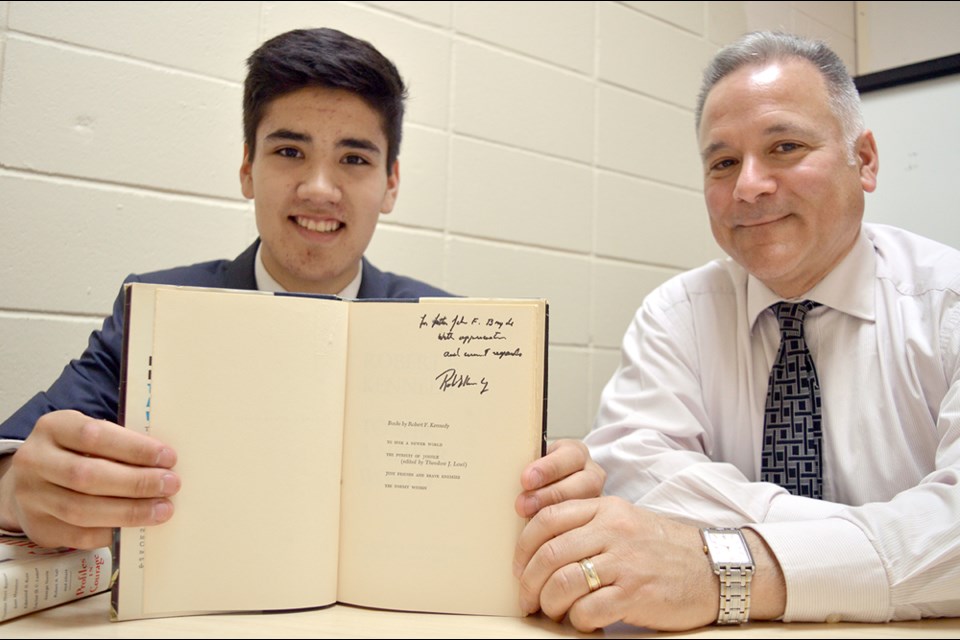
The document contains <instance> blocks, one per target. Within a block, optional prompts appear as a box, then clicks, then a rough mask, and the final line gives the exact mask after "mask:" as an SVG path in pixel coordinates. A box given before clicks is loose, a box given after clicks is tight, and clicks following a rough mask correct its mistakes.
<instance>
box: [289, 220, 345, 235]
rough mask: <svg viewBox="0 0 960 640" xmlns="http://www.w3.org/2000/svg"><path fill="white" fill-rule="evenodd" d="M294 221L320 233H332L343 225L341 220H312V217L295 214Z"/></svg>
mask: <svg viewBox="0 0 960 640" xmlns="http://www.w3.org/2000/svg"><path fill="white" fill-rule="evenodd" d="M293 221H294V222H296V223H297V224H298V225H300V226H301V227H303V228H304V229H308V230H310V231H316V232H318V233H332V232H334V231H337V230H338V229H340V228H342V227H343V223H342V222H340V221H339V220H311V219H310V218H301V217H299V216H295V217H294V218H293Z"/></svg>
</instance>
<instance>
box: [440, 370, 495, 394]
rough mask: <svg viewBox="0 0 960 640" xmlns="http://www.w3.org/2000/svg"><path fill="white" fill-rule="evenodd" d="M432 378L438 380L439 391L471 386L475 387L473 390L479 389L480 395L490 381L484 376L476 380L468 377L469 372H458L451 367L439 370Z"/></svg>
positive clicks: (486, 388)
mask: <svg viewBox="0 0 960 640" xmlns="http://www.w3.org/2000/svg"><path fill="white" fill-rule="evenodd" d="M434 380H439V381H440V391H449V390H450V389H470V388H471V387H476V389H475V390H478V391H480V395H483V394H485V393H486V392H487V391H489V386H490V383H489V382H487V379H486V378H480V381H479V382H477V381H475V380H472V379H471V378H470V374H468V373H460V372H458V371H457V370H456V369H454V368H453V367H451V368H449V369H446V370H445V371H442V372H440V374H439V375H438V376H437V377H436V378H434Z"/></svg>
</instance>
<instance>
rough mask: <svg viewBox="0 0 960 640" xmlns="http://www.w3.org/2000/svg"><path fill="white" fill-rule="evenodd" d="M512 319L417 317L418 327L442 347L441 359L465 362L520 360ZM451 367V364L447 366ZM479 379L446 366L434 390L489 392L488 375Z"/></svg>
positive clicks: (478, 393) (522, 352)
mask: <svg viewBox="0 0 960 640" xmlns="http://www.w3.org/2000/svg"><path fill="white" fill-rule="evenodd" d="M514 327H515V325H514V319H513V316H508V315H504V316H497V315H492V314H491V315H490V316H474V315H463V314H459V313H457V314H452V315H451V314H448V313H435V314H433V316H432V317H431V316H430V315H429V314H426V313H424V314H421V315H420V317H419V320H418V328H419V329H421V330H424V331H431V332H435V335H436V339H437V341H438V342H440V343H441V344H443V345H444V346H443V347H442V349H443V351H442V353H443V357H444V358H445V359H450V358H462V359H465V360H479V359H490V360H504V359H513V358H523V357H524V355H525V354H524V351H523V349H522V348H521V347H519V346H517V345H516V343H514V344H510V343H511V341H512V339H513V338H512V335H511V333H512V331H511V330H512V329H514ZM451 364H452V363H451ZM484 373H485V375H484V376H480V377H479V379H478V377H477V376H476V375H475V374H471V373H470V372H468V371H466V370H465V369H464V368H463V367H460V368H457V367H447V368H446V369H444V370H443V371H441V372H440V373H438V374H437V375H436V376H435V377H434V381H435V382H436V383H437V387H436V388H437V389H439V390H440V391H443V392H447V391H474V392H476V393H477V395H478V396H482V395H484V394H486V393H488V392H490V391H491V390H492V386H491V384H490V377H489V376H490V372H489V370H484Z"/></svg>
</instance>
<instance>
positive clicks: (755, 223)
mask: <svg viewBox="0 0 960 640" xmlns="http://www.w3.org/2000/svg"><path fill="white" fill-rule="evenodd" d="M788 217H789V214H787V215H782V216H777V217H775V218H762V219H760V220H750V221H748V222H741V223H740V224H738V225H737V226H738V227H740V228H743V229H752V228H754V227H766V226H767V225H771V224H773V223H775V222H780V221H781V220H784V219H786V218H788Z"/></svg>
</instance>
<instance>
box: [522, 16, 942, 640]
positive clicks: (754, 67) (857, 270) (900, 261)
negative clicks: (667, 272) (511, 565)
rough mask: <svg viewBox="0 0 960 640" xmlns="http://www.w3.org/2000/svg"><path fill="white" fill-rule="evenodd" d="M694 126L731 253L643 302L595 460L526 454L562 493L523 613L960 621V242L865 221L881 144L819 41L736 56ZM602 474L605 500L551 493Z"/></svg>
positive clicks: (782, 38)
mask: <svg viewBox="0 0 960 640" xmlns="http://www.w3.org/2000/svg"><path fill="white" fill-rule="evenodd" d="M696 118H697V134H698V142H699V148H700V154H701V158H702V161H703V171H704V196H705V199H706V204H707V209H708V212H709V215H710V223H711V227H712V229H713V233H714V236H715V238H716V240H717V242H718V243H719V244H720V246H721V247H722V248H723V249H724V251H726V253H727V254H728V255H729V258H728V259H725V260H720V261H715V262H712V263H710V264H708V265H706V266H704V267H701V268H699V269H695V270H693V271H690V272H688V273H685V274H682V275H680V276H678V277H676V278H674V279H672V280H670V281H669V282H667V283H666V284H664V285H663V286H661V287H660V288H658V289H657V290H656V291H654V292H653V293H652V294H651V295H650V296H649V297H648V298H647V299H646V300H645V301H644V304H643V306H642V308H641V309H640V310H639V311H638V312H637V315H636V317H635V319H634V322H633V323H632V325H631V326H630V328H629V330H628V332H627V334H626V337H625V339H624V347H623V362H622V365H621V367H620V369H619V370H618V371H617V373H616V374H615V375H614V377H613V379H612V380H611V381H610V383H609V384H608V385H607V388H606V389H605V391H604V394H603V398H602V404H601V408H600V412H599V416H598V419H597V424H596V426H595V429H594V431H593V432H592V433H591V434H590V435H589V436H588V437H587V439H586V443H587V445H588V446H589V451H590V454H592V457H593V460H589V458H588V457H587V456H586V454H585V452H583V451H582V449H579V448H578V447H576V446H574V445H573V444H570V443H562V444H561V445H559V446H558V448H557V450H558V452H564V455H563V456H560V455H555V456H554V458H553V460H550V459H549V458H550V456H548V457H547V458H544V459H543V460H541V461H540V462H539V464H540V465H543V468H548V466H549V465H554V466H557V465H556V463H557V462H558V461H561V458H562V460H563V464H562V465H559V466H561V467H563V470H562V471H560V472H557V473H555V475H554V477H556V478H560V477H563V478H564V479H563V480H562V481H560V482H557V483H555V484H554V485H552V486H554V490H553V491H554V492H553V494H551V495H550V499H549V500H543V502H542V504H547V502H556V503H557V504H553V505H552V506H545V507H544V508H542V509H541V510H540V511H539V513H538V514H537V516H536V517H534V518H533V519H532V520H531V522H530V524H529V525H528V526H527V528H526V530H525V531H524V534H523V537H522V539H521V541H520V544H519V545H518V548H517V555H516V566H517V573H518V575H520V576H521V586H522V596H521V597H522V605H523V607H524V608H525V610H527V611H531V612H532V611H535V610H537V609H538V608H541V609H542V610H543V611H544V612H546V613H547V614H548V615H550V616H551V617H554V618H560V617H563V616H564V615H566V614H568V615H569V618H570V620H571V622H572V623H573V624H574V625H575V626H576V627H577V628H579V629H583V630H591V629H594V628H596V627H601V626H605V625H608V624H610V623H613V622H616V621H620V620H623V621H625V622H628V623H632V624H635V625H639V626H644V627H653V628H659V629H684V628H692V627H696V626H700V625H705V624H709V623H711V622H714V621H716V622H720V623H729V622H734V623H735V622H744V621H746V620H748V619H750V618H754V619H776V618H782V619H783V620H785V621H798V620H809V621H823V620H859V621H885V620H893V619H911V618H919V617H924V616H951V615H960V252H957V251H955V250H953V249H951V248H948V247H945V246H943V245H940V244H938V243H935V242H932V241H930V240H927V239H924V238H920V237H918V236H915V235H913V234H910V233H907V232H905V231H901V230H898V229H894V228H891V227H883V226H876V225H869V224H864V223H863V222H862V218H863V211H864V192H870V191H873V190H874V188H875V186H876V179H877V170H878V155H877V146H876V143H875V141H874V138H873V134H872V133H871V132H870V131H868V130H865V129H864V126H863V121H862V116H861V112H860V104H859V98H858V95H857V92H856V89H855V87H854V85H853V82H852V81H851V79H850V77H849V75H848V74H847V72H846V71H845V69H844V67H843V64H842V62H841V61H840V60H839V59H838V58H837V56H836V55H835V54H834V53H833V52H832V51H830V50H829V49H828V48H827V47H825V46H824V45H822V44H821V43H815V42H810V41H806V40H803V39H800V38H797V37H794V36H789V35H784V34H771V33H756V34H750V35H748V36H745V37H744V38H742V39H741V40H740V41H738V42H736V43H735V44H733V45H731V46H729V47H727V48H725V49H724V50H723V51H721V52H720V53H719V54H718V55H717V56H716V57H715V59H714V60H713V62H712V63H711V64H710V66H709V67H708V69H707V70H706V72H705V74H704V82H703V86H702V90H701V94H700V99H699V102H698V107H697V113H696ZM577 452H579V454H578V455H576V454H577ZM597 463H599V465H600V466H601V467H602V468H603V470H604V471H605V472H606V474H607V483H606V488H605V490H606V493H607V494H609V495H612V496H617V497H616V498H614V497H605V498H591V499H586V500H572V499H567V500H566V501H564V500H563V499H564V498H577V497H589V496H590V495H591V489H592V488H591V486H590V485H589V484H588V483H585V482H583V477H584V476H585V475H586V474H585V473H584V472H585V471H589V470H590V469H591V465H593V464H597ZM578 465H579V466H580V467H581V468H579V469H578ZM528 471H529V472H531V473H532V470H528ZM571 472H573V473H571ZM551 479H553V477H552V478H551ZM561 482H563V483H564V484H561ZM533 486H536V485H535V484H531V485H530V488H532V487H533ZM545 491H546V488H540V489H534V490H533V491H531V492H529V493H528V494H525V496H522V499H523V500H530V499H533V498H532V497H533V496H539V497H541V498H545V497H546V493H545ZM538 492H539V493H538ZM521 502H522V500H521ZM520 504H521V503H518V509H519V508H520V506H519V505H520ZM539 506H540V505H539V504H538V505H537V507H539ZM535 510H536V509H529V510H528V512H530V513H532V512H534V511H535ZM718 603H719V606H718Z"/></svg>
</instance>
